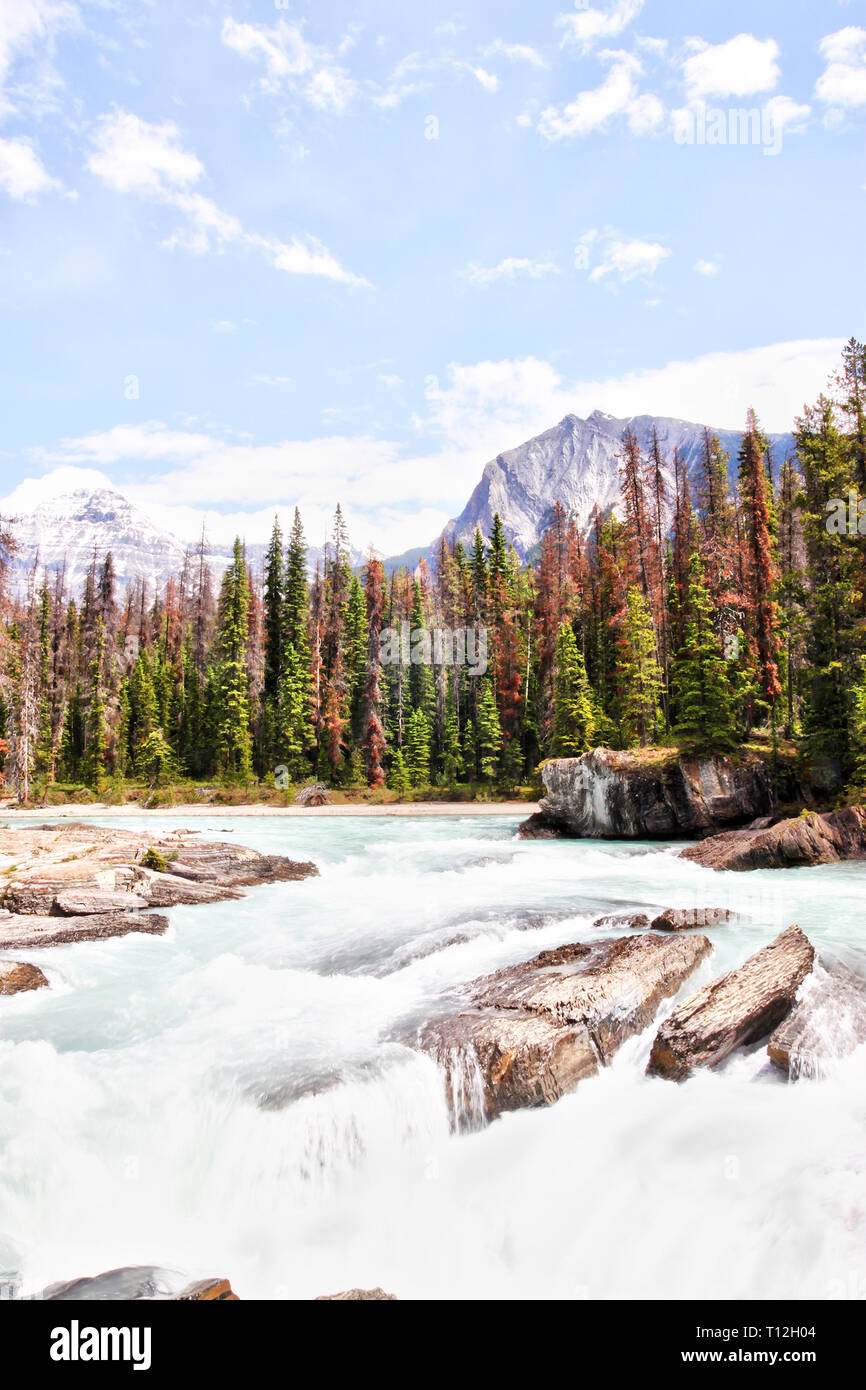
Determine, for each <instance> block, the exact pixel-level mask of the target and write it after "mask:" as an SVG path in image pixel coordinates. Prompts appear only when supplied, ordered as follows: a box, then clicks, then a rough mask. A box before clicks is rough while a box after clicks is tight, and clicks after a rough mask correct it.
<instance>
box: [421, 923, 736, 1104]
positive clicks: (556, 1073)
mask: <svg viewBox="0 0 866 1390" xmlns="http://www.w3.org/2000/svg"><path fill="white" fill-rule="evenodd" d="M709 950H710V943H709V941H708V940H707V938H706V937H705V936H693V935H689V936H669V937H661V936H655V935H650V934H643V935H640V936H627V937H617V938H614V939H612V940H607V941H599V942H595V943H593V944H591V945H585V944H583V943H581V942H575V943H572V944H570V945H566V946H561V947H558V948H557V949H555V950H551V951H543V952H542V953H541V955H539V956H537V957H536V958H535V959H534V960H531V961H527V962H523V963H522V964H520V965H515V966H509V967H508V968H507V969H504V970H500V971H497V972H496V973H495V974H494V975H490V976H487V977H485V978H483V979H480V980H476V981H475V982H474V983H473V984H472V985H470V986H468V988H467V1007H466V1008H464V1009H463V1010H461V1012H459V1013H457V1014H453V1015H450V1016H449V1017H446V1018H443V1019H438V1020H435V1021H434V1022H432V1023H430V1024H428V1025H427V1026H426V1027H425V1028H423V1029H422V1030H421V1034H420V1038H419V1041H420V1045H421V1047H422V1048H423V1049H424V1050H425V1051H427V1052H429V1053H431V1054H432V1055H433V1056H434V1057H435V1058H436V1060H437V1061H438V1063H439V1064H440V1066H441V1067H442V1068H443V1070H444V1072H445V1074H446V1079H447V1090H448V1094H449V1097H450V1100H451V1106H452V1110H453V1113H454V1118H455V1122H456V1124H457V1125H458V1127H472V1126H473V1125H476V1124H478V1123H482V1122H484V1121H486V1120H490V1119H492V1118H493V1117H494V1116H496V1115H498V1114H501V1113H502V1112H503V1111H506V1110H517V1109H522V1108H524V1107H526V1106H538V1105H550V1104H552V1103H553V1102H554V1101H556V1100H558V1099H559V1098H560V1096H562V1095H565V1094H566V1093H568V1092H570V1091H573V1090H574V1089H575V1087H576V1086H577V1084H578V1083H579V1082H580V1081H581V1080H583V1079H584V1078H585V1077H587V1076H591V1075H593V1074H594V1073H595V1072H596V1071H597V1070H598V1068H599V1066H603V1065H605V1064H606V1063H607V1062H609V1061H610V1059H611V1058H612V1057H613V1055H614V1053H615V1052H616V1051H617V1049H618V1048H619V1047H620V1046H621V1045H622V1043H623V1042H625V1040H626V1039H627V1038H629V1037H631V1036H633V1035H634V1034H635V1033H638V1032H640V1031H641V1030H642V1029H644V1028H645V1027H646V1026H647V1024H648V1023H650V1022H651V1021H652V1019H653V1017H654V1015H655V1012H656V1010H657V1008H658V1006H659V1004H660V1003H661V1001H662V1000H663V999H666V998H668V997H670V996H671V995H673V994H675V993H676V992H677V990H678V989H679V988H680V985H681V984H682V983H683V981H684V980H686V979H687V978H688V976H689V975H690V974H691V973H692V971H693V970H695V968H696V967H697V966H698V964H699V963H700V961H701V960H703V958H704V957H705V956H706V955H707V954H708V952H709Z"/></svg>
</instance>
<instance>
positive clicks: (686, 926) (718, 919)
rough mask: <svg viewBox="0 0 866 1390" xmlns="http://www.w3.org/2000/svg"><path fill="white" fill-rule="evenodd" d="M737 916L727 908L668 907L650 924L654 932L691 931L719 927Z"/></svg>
mask: <svg viewBox="0 0 866 1390" xmlns="http://www.w3.org/2000/svg"><path fill="white" fill-rule="evenodd" d="M736 916H737V914H736V913H735V912H730V911H729V910H728V908H726V907H666V908H665V910H664V912H660V913H659V915H658V916H657V917H654V918H653V919H652V921H651V922H650V926H651V928H652V930H653V931H691V930H692V929H693V928H694V927H702V928H703V927H719V926H721V925H722V924H723V923H724V922H733V921H734V920H735V918H736Z"/></svg>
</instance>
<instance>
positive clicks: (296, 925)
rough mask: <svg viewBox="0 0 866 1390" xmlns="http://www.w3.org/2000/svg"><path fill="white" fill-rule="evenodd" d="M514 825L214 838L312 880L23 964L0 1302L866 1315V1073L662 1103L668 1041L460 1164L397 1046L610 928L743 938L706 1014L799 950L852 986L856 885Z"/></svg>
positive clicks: (3, 1122) (294, 823) (750, 1057)
mask: <svg viewBox="0 0 866 1390" xmlns="http://www.w3.org/2000/svg"><path fill="white" fill-rule="evenodd" d="M40 820H44V816H42V817H40ZM103 823H105V824H109V825H111V824H117V825H119V826H122V828H124V829H130V830H132V829H138V828H140V827H141V828H144V827H145V826H150V827H154V828H155V829H157V830H164V829H169V828H175V827H176V826H178V825H182V824H183V821H182V819H181V820H179V819H178V818H176V817H172V816H169V815H166V816H164V817H160V818H159V819H157V818H155V817H153V816H148V817H146V818H145V817H142V818H141V820H140V821H139V820H138V819H137V818H136V819H132V818H129V817H124V818H123V819H122V820H117V821H112V820H111V818H110V817H106V818H105V820H104V822H103ZM517 823H518V822H517V820H516V819H514V818H512V817H507V816H490V817H460V816H442V817H425V818H424V819H420V818H419V819H397V818H361V817H357V818H339V819H338V818H333V819H324V818H321V819H314V818H310V819H300V818H298V819H279V818H268V817H264V818H261V819H249V820H244V821H243V822H242V823H241V822H237V823H236V826H235V827H233V826H232V822H231V820H230V818H226V817H224V816H222V817H221V816H220V814H219V813H218V812H216V813H215V814H214V816H213V818H212V819H208V820H197V821H196V822H195V827H194V828H195V829H196V830H197V831H198V832H199V833H200V834H201V835H202V836H204V837H206V838H212V839H213V838H223V837H225V838H227V839H232V840H239V841H241V842H243V843H245V844H249V845H252V846H254V847H255V848H257V849H261V850H264V851H266V852H270V853H280V854H288V855H291V856H293V857H297V858H304V859H305V858H312V859H314V860H315V861H316V863H317V864H318V865H319V867H320V870H321V877H319V878H313V879H308V880H306V881H304V882H301V883H284V884H275V885H272V886H265V887H258V888H253V889H251V890H249V891H248V894H247V896H246V898H244V900H243V901H240V902H226V903H220V904H216V905H212V906H204V907H186V908H175V909H173V910H172V911H171V912H170V914H169V915H170V920H171V926H170V928H169V931H168V933H167V934H166V935H165V936H163V937H156V936H146V935H135V934H133V935H129V936H126V937H122V938H116V939H112V940H108V941H103V942H90V943H79V944H76V945H73V946H62V947H54V948H52V949H49V950H43V951H30V952H27V951H22V952H4V955H6V956H17V957H19V958H20V959H29V960H33V961H35V962H36V963H37V964H39V965H40V966H41V967H42V968H43V969H44V970H45V972H46V973H47V974H48V976H49V978H50V981H51V986H52V987H51V989H50V990H41V991H38V992H34V993H30V994H22V995H17V996H15V997H12V998H8V999H2V1000H0V1281H2V1280H4V1279H5V1281H6V1284H7V1286H12V1285H14V1286H15V1287H16V1288H17V1291H18V1293H25V1294H27V1293H34V1292H37V1291H38V1290H39V1289H41V1288H42V1287H43V1286H44V1285H46V1284H48V1283H50V1282H52V1281H55V1280H61V1279H69V1278H74V1277H76V1276H80V1275H84V1274H96V1273H98V1272H100V1271H102V1270H107V1269H110V1268H113V1267H115V1266H119V1265H129V1264H149V1265H159V1266H164V1267H167V1268H170V1269H175V1270H178V1271H183V1272H184V1273H185V1274H186V1275H188V1276H189V1277H190V1278H192V1277H198V1276H199V1275H224V1276H227V1277H228V1278H229V1279H230V1280H231V1282H232V1285H233V1287H234V1289H235V1291H236V1292H237V1293H238V1294H239V1296H240V1297H241V1298H265V1299H279V1298H310V1297H312V1296H314V1295H316V1294H323V1293H331V1292H336V1291H337V1290H339V1289H345V1288H349V1287H352V1286H355V1285H359V1286H363V1287H370V1286H374V1285H381V1286H382V1287H384V1288H385V1289H387V1290H388V1291H390V1292H393V1293H396V1294H397V1295H398V1297H400V1298H424V1297H427V1298H461V1299H473V1298H491V1297H492V1298H555V1299H584V1298H632V1297H664V1298H686V1297H689V1298H692V1297H697V1298H723V1297H746V1298H749V1297H753V1298H770V1297H779V1298H788V1297H793V1298H800V1297H817V1298H843V1297H844V1298H848V1297H859V1298H862V1297H864V1296H866V1084H864V1083H866V1055H864V1054H866V1049H861V1050H860V1051H859V1052H858V1053H856V1054H855V1055H854V1056H853V1057H851V1058H850V1059H849V1060H847V1061H846V1062H844V1063H843V1064H841V1065H839V1066H838V1068H837V1069H836V1070H835V1071H834V1072H833V1073H832V1074H831V1075H829V1076H828V1077H827V1078H825V1079H824V1080H822V1081H819V1082H818V1081H806V1080H804V1081H800V1082H798V1083H796V1084H793V1083H789V1082H787V1081H786V1080H785V1079H784V1078H783V1077H782V1076H781V1075H780V1074H778V1073H777V1072H775V1071H774V1070H773V1069H772V1068H771V1067H770V1066H769V1065H768V1063H767V1061H766V1053H765V1049H764V1047H763V1046H757V1047H754V1048H751V1049H746V1050H743V1051H740V1052H739V1053H736V1054H734V1055H733V1056H732V1057H731V1058H729V1059H728V1061H727V1062H726V1063H725V1064H724V1065H723V1066H721V1067H719V1068H718V1069H716V1070H715V1071H712V1072H702V1073H699V1074H697V1075H695V1076H694V1077H692V1078H691V1079H690V1080H688V1081H687V1082H685V1083H683V1084H681V1085H676V1084H673V1083H671V1082H668V1081H664V1080H658V1079H656V1080H649V1079H647V1078H646V1077H645V1076H644V1072H643V1069H644V1066H645V1064H646V1059H647V1056H648V1053H649V1046H650V1042H651V1038H652V1034H653V1031H654V1028H651V1029H649V1030H647V1032H646V1033H645V1034H643V1035H642V1036H641V1037H638V1038H633V1039H631V1040H630V1041H629V1042H628V1043H627V1044H626V1045H625V1046H624V1047H623V1048H622V1050H621V1051H620V1052H619V1053H618V1055H617V1057H616V1059H615V1061H614V1063H613V1065H612V1066H611V1067H609V1068H607V1069H606V1070H604V1071H603V1072H601V1073H600V1074H599V1075H598V1076H597V1077H595V1078H592V1079H590V1080H587V1081H584V1082H583V1083H582V1084H581V1086H580V1087H579V1089H578V1091H577V1092H575V1093H574V1094H573V1095H571V1096H567V1097H565V1098H564V1099H563V1100H561V1101H560V1102H559V1103H558V1104H557V1105H555V1106H552V1107H551V1108H550V1109H548V1110H535V1111H525V1112H521V1113H518V1114H511V1115H507V1116H505V1117H503V1118H501V1119H499V1120H497V1121H496V1122H495V1123H494V1124H492V1125H491V1126H489V1127H488V1128H487V1129H484V1130H482V1131H480V1132H477V1133H472V1134H453V1133H452V1132H451V1130H450V1128H449V1122H448V1112H447V1108H446V1104H445V1097H444V1091H443V1086H442V1082H441V1078H440V1076H439V1073H438V1072H437V1070H436V1067H435V1065H434V1064H433V1062H432V1061H431V1060H430V1059H429V1058H427V1057H425V1056H422V1055H420V1054H418V1053H416V1052H414V1051H413V1050H412V1049H411V1048H409V1047H407V1046H406V1045H405V1042H404V1041H403V1039H405V1038H406V1037H407V1036H411V1035H412V1032H413V1030H414V1028H415V1027H416V1026H417V1024H418V1023H419V1022H421V1021H422V1020H424V1019H427V1018H429V1017H431V1016H434V1015H436V1014H437V1013H440V1012H442V1011H443V1010H445V1009H448V1008H452V1007H454V1006H455V1005H454V995H453V991H454V989H455V988H456V987H457V986H459V985H460V984H461V983H463V982H465V981H467V980H470V979H472V978H473V977H475V976H477V975H480V974H483V973H485V972H487V971H490V970H493V969H496V968H497V967H499V966H502V965H505V964H508V963H511V962H515V961H519V960H526V959H530V958H531V957H533V956H534V955H536V954H537V953H538V952H539V951H541V950H543V949H544V948H546V947H550V946H556V945H558V944H560V943H562V942H565V941H572V940H584V939H589V938H590V936H591V935H592V928H591V922H592V920H593V918H594V917H596V916H598V915H599V914H600V913H602V912H605V911H611V910H615V909H617V908H620V907H630V906H638V905H650V906H658V907H663V906H674V907H678V906H692V905H696V906H704V905H706V906H709V905H713V906H728V907H736V908H737V909H739V910H740V911H742V912H743V913H744V914H745V920H742V921H739V922H737V923H733V924H729V925H726V926H723V927H718V928H715V929H712V930H710V931H709V933H708V935H709V936H710V938H711V940H712V942H713V945H714V948H715V949H714V952H713V956H712V958H711V960H709V961H708V962H705V963H704V964H703V965H702V966H701V968H700V970H699V972H698V973H697V974H696V975H695V976H693V977H692V979H691V980H690V981H688V982H687V983H686V985H685V986H684V989H683V994H684V995H685V994H689V993H692V992H693V990H694V989H695V988H696V987H697V985H698V984H701V983H703V982H704V981H705V980H707V979H709V978H711V977H712V976H713V975H716V974H718V973H720V972H721V971H722V970H725V969H728V968H730V967H732V966H735V965H737V964H739V963H740V962H741V961H743V960H744V959H745V958H746V957H747V956H748V955H750V954H751V953H752V952H753V951H754V950H756V949H757V948H758V947H759V946H761V945H763V944H765V943H766V942H768V941H770V940H771V939H772V938H773V936H775V935H776V934H777V933H778V932H779V931H780V930H781V929H782V928H783V927H785V926H788V925H789V924H790V923H791V922H798V923H799V925H800V926H801V927H802V928H803V930H804V931H806V932H807V934H808V935H809V936H810V938H811V939H812V941H813V942H814V943H815V945H816V946H817V947H819V949H822V950H823V951H825V952H827V953H829V954H831V955H837V956H840V957H841V958H843V959H847V960H848V961H849V962H851V961H853V962H855V963H856V962H857V961H858V960H859V961H862V956H861V955H860V952H861V951H862V947H863V943H864V908H863V898H864V889H866V865H863V864H846V865H840V866H826V867H822V868H816V869H801V870H788V871H776V872H770V871H767V872H757V873H751V874H714V873H712V872H711V871H710V870H706V869H702V868H700V867H698V866H697V865H693V864H689V863H686V862H684V861H682V860H679V859H677V858H676V849H677V848H678V847H677V846H665V845H659V844H652V845H649V844H640V843H628V844H627V843H622V842H605V843H602V842H595V841H534V842H533V841H526V842H523V841H519V840H517V839H516V828H517ZM861 968H862V965H861ZM670 1007H672V1004H670V1003H669V1004H668V1005H667V1006H666V1009H669V1008H670ZM654 1026H655V1025H654ZM4 1266H5V1271H4Z"/></svg>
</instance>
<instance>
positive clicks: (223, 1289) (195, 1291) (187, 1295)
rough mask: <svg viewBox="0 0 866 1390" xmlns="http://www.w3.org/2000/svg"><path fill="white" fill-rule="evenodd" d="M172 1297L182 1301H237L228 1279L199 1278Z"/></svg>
mask: <svg viewBox="0 0 866 1390" xmlns="http://www.w3.org/2000/svg"><path fill="white" fill-rule="evenodd" d="M172 1297H173V1298H174V1299H175V1300H176V1301H179V1302H181V1303H237V1302H239V1299H238V1296H237V1294H236V1293H235V1292H234V1290H233V1289H232V1286H231V1284H230V1283H229V1281H228V1279H198V1280H197V1281H196V1282H195V1283H194V1284H188V1285H187V1286H186V1288H185V1289H182V1290H181V1292H180V1293H176V1294H173V1295H172Z"/></svg>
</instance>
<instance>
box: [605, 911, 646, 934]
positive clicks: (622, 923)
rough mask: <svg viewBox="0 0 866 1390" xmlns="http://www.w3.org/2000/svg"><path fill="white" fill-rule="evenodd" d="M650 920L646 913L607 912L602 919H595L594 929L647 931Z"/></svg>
mask: <svg viewBox="0 0 866 1390" xmlns="http://www.w3.org/2000/svg"><path fill="white" fill-rule="evenodd" d="M649 924H650V918H649V916H648V914H647V913H646V912H608V913H607V914H606V915H605V916H604V917H596V919H595V921H594V922H593V924H592V925H593V926H594V927H598V928H606V929H609V928H611V927H613V928H619V927H631V928H632V929H634V930H638V929H639V928H640V929H643V930H647V931H648V930H649Z"/></svg>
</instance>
